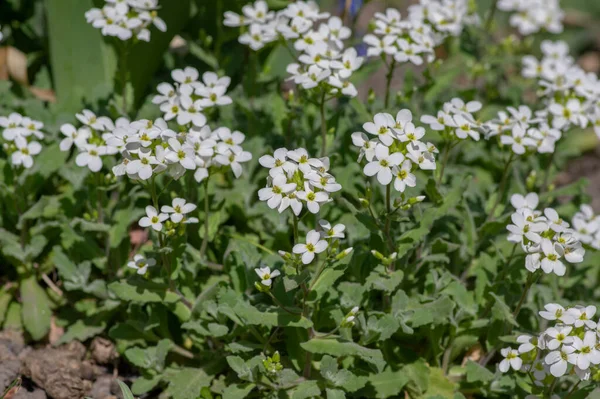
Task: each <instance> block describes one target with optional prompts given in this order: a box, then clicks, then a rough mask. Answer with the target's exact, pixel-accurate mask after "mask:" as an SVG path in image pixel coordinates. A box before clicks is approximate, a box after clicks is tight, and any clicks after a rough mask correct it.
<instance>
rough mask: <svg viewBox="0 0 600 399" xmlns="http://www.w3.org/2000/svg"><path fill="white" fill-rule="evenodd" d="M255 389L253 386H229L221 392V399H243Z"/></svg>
mask: <svg viewBox="0 0 600 399" xmlns="http://www.w3.org/2000/svg"><path fill="white" fill-rule="evenodd" d="M254 387H256V385H255V384H250V383H248V384H235V385H229V386H228V387H227V388H225V389H224V390H223V399H243V398H245V397H246V396H248V394H249V393H250V392H251V391H252V390H253V389H254Z"/></svg>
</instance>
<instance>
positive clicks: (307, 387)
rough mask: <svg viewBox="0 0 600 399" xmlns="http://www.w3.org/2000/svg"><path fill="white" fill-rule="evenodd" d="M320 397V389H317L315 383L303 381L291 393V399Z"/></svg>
mask: <svg viewBox="0 0 600 399" xmlns="http://www.w3.org/2000/svg"><path fill="white" fill-rule="evenodd" d="M320 395H321V389H319V386H318V385H317V381H304V382H301V383H300V384H298V386H297V387H296V388H295V389H294V390H293V391H292V395H291V399H308V398H312V397H314V396H316V397H319V396H320Z"/></svg>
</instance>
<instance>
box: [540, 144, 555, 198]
mask: <svg viewBox="0 0 600 399" xmlns="http://www.w3.org/2000/svg"><path fill="white" fill-rule="evenodd" d="M555 153H556V151H555V152H553V153H552V154H551V155H550V159H549V160H548V166H547V167H546V172H545V175H544V182H543V184H542V189H541V191H542V192H546V191H548V182H549V180H550V170H551V169H552V164H553V163H554V154H555Z"/></svg>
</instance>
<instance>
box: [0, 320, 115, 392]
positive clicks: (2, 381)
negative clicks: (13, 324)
mask: <svg viewBox="0 0 600 399" xmlns="http://www.w3.org/2000/svg"><path fill="white" fill-rule="evenodd" d="M116 358H117V354H116V351H115V348H114V345H113V344H112V343H111V342H110V341H108V340H106V339H104V338H99V337H97V338H95V339H94V340H92V342H91V344H90V345H89V349H88V348H86V347H85V346H84V345H83V344H82V343H80V342H77V341H73V342H71V343H68V344H65V345H61V346H47V347H36V348H33V347H29V346H25V344H24V341H23V337H22V335H21V334H20V333H19V332H16V331H11V330H5V331H2V332H0V394H1V393H3V392H5V390H6V389H7V388H8V387H9V386H10V385H11V384H12V383H13V382H15V381H17V384H16V386H15V388H14V389H12V390H11V391H10V393H9V394H8V395H7V396H6V399H46V398H51V399H80V398H86V397H89V398H93V399H122V394H121V390H120V388H119V385H118V383H117V380H116V378H115V377H114V376H113V364H114V361H115V359H116Z"/></svg>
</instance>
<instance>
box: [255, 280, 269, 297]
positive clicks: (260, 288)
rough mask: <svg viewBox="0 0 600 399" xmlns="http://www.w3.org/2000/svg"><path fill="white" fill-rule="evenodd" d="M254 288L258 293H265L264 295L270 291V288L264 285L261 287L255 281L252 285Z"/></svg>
mask: <svg viewBox="0 0 600 399" xmlns="http://www.w3.org/2000/svg"><path fill="white" fill-rule="evenodd" d="M254 287H255V288H256V289H257V290H258V291H260V292H263V293H265V294H266V293H268V292H269V291H270V290H271V287H267V286H266V285H263V284H261V283H259V282H258V281H256V282H255V283H254Z"/></svg>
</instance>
